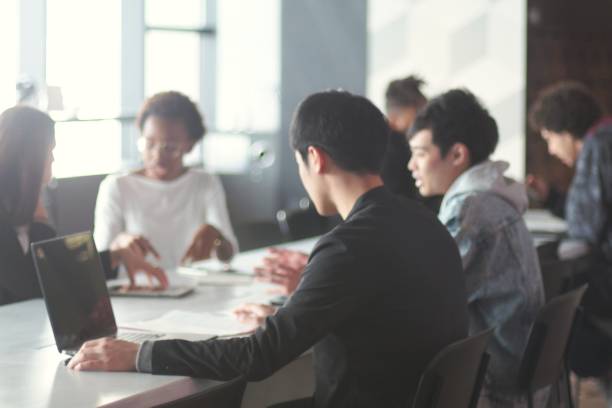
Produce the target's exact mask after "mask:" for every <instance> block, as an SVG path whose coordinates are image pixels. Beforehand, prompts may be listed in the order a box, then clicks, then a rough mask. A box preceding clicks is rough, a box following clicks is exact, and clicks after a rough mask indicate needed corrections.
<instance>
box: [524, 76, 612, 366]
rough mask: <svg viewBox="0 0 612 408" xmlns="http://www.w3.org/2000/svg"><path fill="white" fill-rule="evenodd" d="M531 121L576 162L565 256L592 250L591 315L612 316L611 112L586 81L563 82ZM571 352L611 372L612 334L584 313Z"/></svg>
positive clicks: (556, 151)
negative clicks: (608, 113) (603, 329)
mask: <svg viewBox="0 0 612 408" xmlns="http://www.w3.org/2000/svg"><path fill="white" fill-rule="evenodd" d="M530 120H531V124H532V126H534V127H535V129H537V130H538V131H539V132H540V134H541V135H542V138H544V140H545V141H546V143H547V144H548V151H549V153H550V154H552V155H554V156H556V157H558V158H559V159H560V160H561V161H562V162H563V163H565V164H566V165H568V166H570V167H572V168H575V174H574V177H573V179H572V183H571V186H570V189H569V191H568V194H567V198H566V203H565V218H566V221H567V227H568V231H567V235H568V237H567V239H566V240H564V241H562V242H561V244H560V245H559V256H560V257H561V258H563V259H571V258H578V257H581V256H585V255H588V256H590V257H591V259H592V261H591V262H592V265H591V266H590V267H589V268H588V271H587V275H588V276H587V279H588V280H589V283H590V285H589V289H588V290H587V292H586V293H585V296H584V299H583V302H582V303H583V306H584V309H585V312H586V313H587V317H588V316H590V315H602V316H605V317H607V318H610V317H612V283H611V282H612V281H611V277H612V189H611V188H610V187H612V118H610V117H603V110H602V108H601V106H600V104H599V102H598V101H597V100H596V99H595V97H594V96H593V94H592V93H591V92H590V91H589V90H588V89H587V88H586V87H585V86H584V85H582V84H579V83H576V82H563V83H559V84H556V85H554V86H552V87H550V88H547V89H545V90H544V91H543V92H542V93H541V94H540V95H539V96H538V98H537V99H536V101H535V103H534V105H533V106H532V108H531V109H530ZM582 321H583V323H584V324H583V325H582V326H581V327H580V329H579V330H578V331H577V332H576V335H575V337H574V346H575V347H573V349H572V352H571V359H570V360H571V366H572V369H573V370H574V371H576V372H577V373H578V374H579V375H582V376H598V377H599V376H610V375H611V373H610V371H611V369H612V339H610V338H609V337H607V336H605V335H604V334H602V333H601V332H600V331H599V330H598V329H597V328H596V327H594V326H592V325H591V324H590V323H589V319H588V318H587V319H582Z"/></svg>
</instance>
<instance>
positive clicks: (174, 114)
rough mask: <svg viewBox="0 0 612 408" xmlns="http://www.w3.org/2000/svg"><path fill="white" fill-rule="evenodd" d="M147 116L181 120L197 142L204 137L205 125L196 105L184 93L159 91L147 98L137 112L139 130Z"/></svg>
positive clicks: (190, 135)
mask: <svg viewBox="0 0 612 408" xmlns="http://www.w3.org/2000/svg"><path fill="white" fill-rule="evenodd" d="M149 116H156V117H159V118H162V119H170V120H179V121H181V122H183V124H184V125H185V128H186V129H187V132H188V133H189V137H190V138H191V139H192V140H193V141H195V142H197V141H199V140H200V139H202V138H203V137H204V134H205V133H206V127H205V126H204V119H203V118H202V114H201V113H200V111H199V110H198V107H197V106H196V104H195V103H194V102H192V101H191V99H189V98H188V97H187V96H186V95H183V94H182V93H180V92H176V91H168V92H160V93H158V94H155V95H153V96H151V97H150V98H148V99H147V100H146V101H145V102H144V104H143V105H142V107H141V108H140V112H139V113H138V117H137V118H136V123H137V125H138V128H139V129H140V131H142V129H143V128H144V125H145V122H146V121H147V119H148V118H149Z"/></svg>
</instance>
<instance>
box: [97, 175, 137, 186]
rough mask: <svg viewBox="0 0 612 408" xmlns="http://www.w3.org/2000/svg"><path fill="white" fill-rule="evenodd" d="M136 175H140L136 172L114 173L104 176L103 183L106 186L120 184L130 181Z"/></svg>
mask: <svg viewBox="0 0 612 408" xmlns="http://www.w3.org/2000/svg"><path fill="white" fill-rule="evenodd" d="M136 177H138V176H137V173H136V172H119V173H112V174H109V175H107V176H106V177H104V179H103V180H102V182H101V184H103V185H105V186H119V185H121V184H125V183H129V182H130V181H131V180H133V179H135V178H136Z"/></svg>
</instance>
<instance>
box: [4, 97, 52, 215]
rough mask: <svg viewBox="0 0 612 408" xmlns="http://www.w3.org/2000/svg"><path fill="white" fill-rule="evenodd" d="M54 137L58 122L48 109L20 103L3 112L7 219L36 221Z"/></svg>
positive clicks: (5, 212)
mask: <svg viewBox="0 0 612 408" xmlns="http://www.w3.org/2000/svg"><path fill="white" fill-rule="evenodd" d="M54 140H55V130H54V122H53V120H52V119H51V118H50V117H49V115H47V114H46V113H43V112H41V111H39V110H36V109H34V108H30V107H27V106H17V107H14V108H10V109H7V110H6V111H4V112H3V113H2V115H0V192H1V193H0V194H1V195H0V218H2V219H3V220H4V221H5V222H8V223H9V224H11V225H14V226H18V225H26V224H29V223H30V222H32V218H33V216H34V211H35V210H36V206H37V205H38V198H39V196H40V190H41V186H42V179H43V174H44V171H45V165H46V163H47V158H48V154H49V149H50V148H51V146H52V144H53V142H54Z"/></svg>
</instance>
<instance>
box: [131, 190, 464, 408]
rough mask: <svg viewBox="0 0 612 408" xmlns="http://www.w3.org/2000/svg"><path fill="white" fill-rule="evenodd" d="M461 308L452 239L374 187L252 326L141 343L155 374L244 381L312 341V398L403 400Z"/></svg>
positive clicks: (333, 402) (456, 323)
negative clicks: (250, 330) (283, 299)
mask: <svg viewBox="0 0 612 408" xmlns="http://www.w3.org/2000/svg"><path fill="white" fill-rule="evenodd" d="M467 316H468V315H467V299H466V294H465V283H464V275H463V272H462V268H461V258H460V256H459V253H458V250H457V247H456V245H455V243H454V241H453V239H452V237H451V236H450V235H449V234H448V232H447V231H446V229H445V228H444V227H443V226H442V224H440V222H439V221H438V220H437V219H436V218H435V216H434V214H433V213H431V212H430V211H428V210H427V209H425V207H423V206H422V205H420V204H418V203H415V202H412V201H411V200H405V199H403V198H400V197H397V196H394V195H392V194H390V193H389V192H388V191H387V190H386V189H384V188H376V189H373V190H371V191H369V192H367V193H365V194H364V195H363V196H362V197H360V198H359V199H358V200H357V202H356V204H355V206H354V208H353V209H352V211H351V213H350V214H349V215H348V217H347V219H346V220H345V221H344V223H342V224H340V225H339V226H337V227H336V228H335V229H334V230H332V231H331V232H330V233H328V234H327V235H325V236H324V237H323V238H321V239H320V240H319V242H318V243H317V244H316V246H315V248H314V250H313V251H312V253H311V255H310V259H309V262H308V265H307V267H306V269H305V271H304V274H303V276H302V280H301V282H300V284H299V286H298V288H297V290H296V292H295V293H294V294H293V295H292V296H291V298H290V299H289V301H288V302H287V304H286V305H285V306H284V307H282V308H280V309H279V310H278V312H277V313H276V315H274V316H271V317H269V318H268V319H267V320H266V323H265V325H264V326H263V327H262V328H260V329H258V330H257V332H256V333H255V334H253V335H251V336H249V337H244V338H234V339H227V340H209V341H205V342H188V341H182V340H168V341H158V342H154V343H148V347H150V349H151V350H152V351H151V356H152V359H151V361H150V363H152V367H151V368H152V371H153V372H154V373H156V374H181V375H190V376H199V377H207V378H212V379H219V380H228V379H231V378H234V377H238V376H244V377H245V378H246V379H248V380H250V381H257V380H261V379H264V378H266V377H268V376H270V375H271V374H273V373H274V372H275V371H276V370H278V369H280V368H281V367H283V366H284V365H286V364H288V363H289V362H291V361H292V360H294V359H295V358H296V357H298V356H299V355H300V354H302V353H303V352H305V351H306V350H308V349H310V348H311V347H314V370H315V378H316V380H315V381H316V387H315V395H314V401H315V405H314V406H315V407H406V406H410V404H411V402H412V399H413V397H414V394H415V391H416V388H417V384H418V381H419V377H420V375H421V374H422V372H423V370H424V368H425V367H426V365H427V364H428V363H429V362H430V360H431V359H432V358H433V356H434V355H435V354H436V353H437V352H438V351H440V349H441V348H443V347H444V346H446V345H448V344H449V343H451V342H453V341H456V340H458V339H461V338H463V337H464V336H466V334H467V320H468V317H467ZM151 344H152V346H151ZM143 348H145V346H144V345H143ZM141 351H142V349H141ZM141 357H142V356H141ZM142 363H143V362H142V361H141V360H140V359H139V361H138V368H139V370H140V369H141V368H142V367H143V366H144V365H146V364H142Z"/></svg>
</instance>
